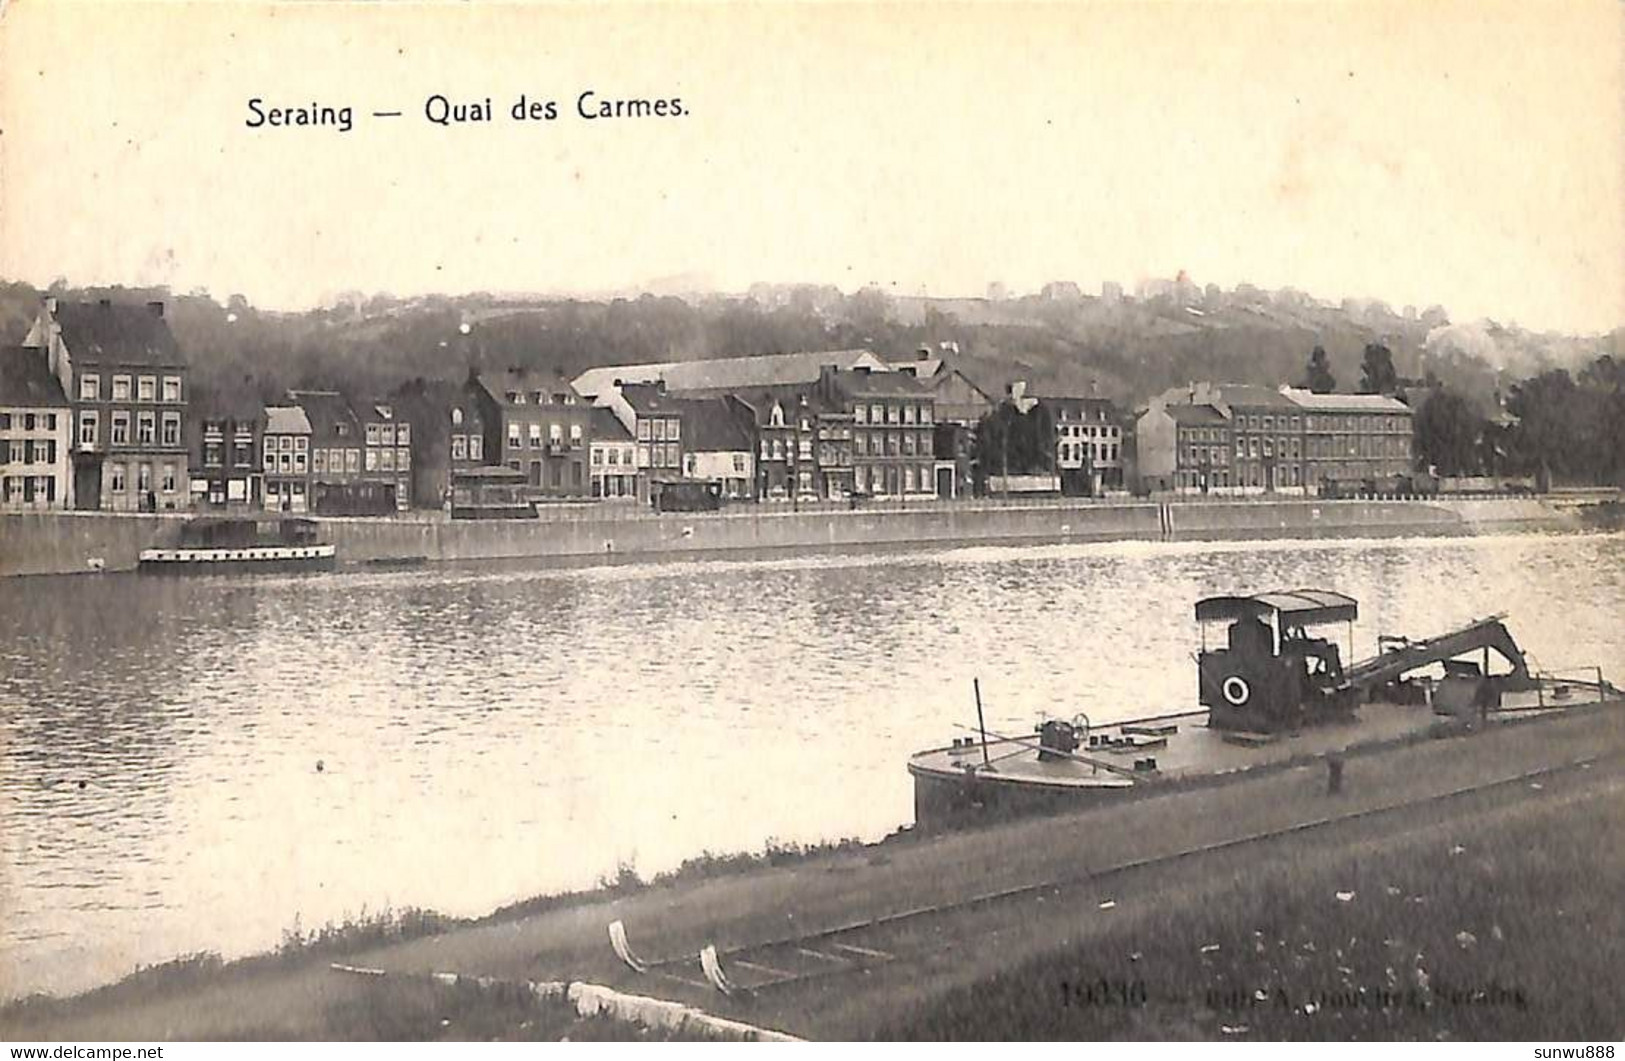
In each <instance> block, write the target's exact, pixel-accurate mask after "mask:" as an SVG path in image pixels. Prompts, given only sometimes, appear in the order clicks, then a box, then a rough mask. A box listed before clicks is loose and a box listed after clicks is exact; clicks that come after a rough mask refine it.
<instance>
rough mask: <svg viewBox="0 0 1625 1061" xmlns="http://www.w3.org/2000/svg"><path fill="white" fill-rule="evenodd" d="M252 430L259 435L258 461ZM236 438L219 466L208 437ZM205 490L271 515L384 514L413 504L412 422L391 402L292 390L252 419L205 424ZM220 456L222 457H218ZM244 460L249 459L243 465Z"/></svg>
mask: <svg viewBox="0 0 1625 1061" xmlns="http://www.w3.org/2000/svg"><path fill="white" fill-rule="evenodd" d="M251 424H257V425H258V426H259V430H260V447H259V448H260V459H259V461H258V463H257V464H256V463H255V461H254V460H253V447H252V444H251V439H252V435H251V434H249V427H250V425H251ZM228 431H231V432H234V433H236V435H235V437H239V438H242V439H243V440H244V442H245V443H248V444H247V445H246V446H245V447H244V448H238V447H237V446H234V447H233V448H232V449H231V450H230V451H229V454H230V459H231V464H230V466H229V467H225V466H223V465H222V464H220V463H216V462H214V457H215V456H216V452H217V451H215V450H213V449H210V448H209V440H210V439H219V440H222V441H223V440H224V438H225V437H226V435H227V432H228ZM203 432H204V439H205V443H204V445H205V463H204V468H203V469H202V471H203V473H204V474H205V475H206V476H208V479H207V487H206V492H207V495H208V497H209V499H210V502H211V503H215V501H216V499H217V498H221V497H223V498H224V499H225V501H226V503H227V504H228V505H229V504H230V502H231V501H233V500H238V499H241V500H246V502H247V503H248V504H249V505H250V506H251V507H261V508H264V509H265V510H266V511H271V512H291V513H316V514H320V515H332V516H357V515H384V514H387V513H390V512H398V511H405V510H406V509H408V508H410V507H411V506H412V468H413V463H414V462H413V458H412V447H413V441H412V439H413V436H412V424H411V423H410V421H408V420H407V419H405V418H404V417H402V416H400V415H398V414H397V411H396V409H395V407H394V406H393V405H392V404H391V403H389V402H387V401H362V402H352V401H350V400H349V399H347V398H346V397H345V396H344V395H342V394H340V393H338V392H337V391H330V390H290V391H288V393H287V398H286V400H285V401H283V402H278V403H275V404H271V405H267V406H265V407H264V410H263V413H262V414H261V415H260V416H259V417H258V418H257V419H255V420H253V421H244V420H235V421H231V422H227V421H226V420H225V419H224V418H222V419H220V420H215V419H212V418H211V419H205V420H204V421H203ZM221 452H222V454H223V453H224V452H225V451H221ZM244 458H246V459H244Z"/></svg>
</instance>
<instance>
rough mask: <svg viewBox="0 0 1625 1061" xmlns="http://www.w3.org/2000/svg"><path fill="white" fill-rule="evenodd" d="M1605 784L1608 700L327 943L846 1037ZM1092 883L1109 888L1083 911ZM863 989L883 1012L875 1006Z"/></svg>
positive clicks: (232, 977)
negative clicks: (1337, 772)
mask: <svg viewBox="0 0 1625 1061" xmlns="http://www.w3.org/2000/svg"><path fill="white" fill-rule="evenodd" d="M901 768H902V765H901V764H899V769H901ZM1622 779H1625V710H1621V709H1620V708H1619V707H1618V706H1615V705H1605V706H1602V707H1597V708H1587V709H1579V710H1576V711H1574V712H1572V713H1570V714H1567V715H1565V716H1563V717H1557V718H1550V719H1545V720H1541V721H1539V722H1532V723H1526V724H1522V725H1508V726H1496V727H1492V728H1491V729H1490V730H1488V731H1485V732H1482V733H1478V734H1474V735H1471V736H1465V737H1451V738H1445V739H1439V740H1427V741H1423V742H1421V743H1416V744H1411V745H1406V746H1401V747H1395V748H1390V749H1387V750H1384V751H1381V752H1378V753H1373V754H1366V755H1359V756H1355V757H1353V758H1351V759H1350V760H1349V762H1348V765H1347V769H1346V773H1345V788H1344V792H1343V793H1342V794H1341V795H1340V796H1336V797H1332V796H1328V795H1327V794H1326V791H1325V789H1326V779H1325V770H1324V768H1323V767H1322V766H1320V765H1318V764H1311V765H1305V766H1299V767H1292V768H1288V769H1284V770H1279V771H1274V772H1270V773H1265V774H1260V775H1256V776H1248V777H1242V778H1238V779H1237V780H1235V781H1233V782H1232V783H1229V784H1226V785H1222V786H1218V787H1213V788H1205V789H1197V790H1192V791H1185V792H1176V793H1170V794H1168V795H1163V796H1156V797H1151V798H1147V799H1142V800H1139V801H1135V802H1132V803H1127V804H1124V805H1120V806H1115V807H1106V808H1101V809H1098V810H1094V811H1090V812H1086V813H1080V814H1075V815H1068V816H1061V817H1054V818H1046V819H1033V820H1028V821H1022V822H1017V823H1010V824H1005V825H1001V826H997V827H990V828H986V829H980V830H976V831H972V832H965V833H957V834H950V835H944V836H939V837H932V838H922V839H918V840H907V841H902V842H893V843H887V844H882V845H877V846H873V847H869V848H866V849H862V850H859V851H852V852H842V853H839V854H834V855H828V856H821V857H817V858H813V859H809V860H807V861H805V862H802V863H798V864H796V865H793V866H785V867H775V868H764V869H760V870H755V871H751V872H747V873H742V874H737V875H732V876H724V877H718V878H715V879H711V880H699V881H691V882H679V883H676V884H673V885H668V886H661V887H656V888H650V889H647V890H645V891H642V892H639V893H636V894H634V895H630V896H627V897H624V898H620V899H613V900H611V899H601V900H592V899H590V898H589V899H583V900H582V901H580V902H578V903H573V904H571V905H568V906H561V907H559V908H556V909H553V910H549V911H545V912H542V913H538V914H535V915H532V916H529V917H524V918H518V919H515V920H512V921H505V922H502V923H491V924H485V925H479V926H473V927H469V928H464V929H458V930H455V931H452V932H448V933H446V934H444V935H441V936H436V937H429V938H424V939H419V940H414V941H410V942H406V943H401V944H397V945H394V946H389V947H384V948H374V949H370V950H357V951H355V952H353V953H349V954H346V955H343V956H341V957H339V958H338V960H341V961H344V962H346V963H349V964H353V965H356V966H363V967H374V968H380V969H384V970H387V971H388V972H389V973H391V974H398V973H416V972H430V971H436V972H457V973H465V974H471V975H486V976H497V977H505V978H515V979H529V980H566V979H567V980H586V981H592V982H596V983H601V984H607V985H609V986H612V987H616V988H618V989H620V990H623V991H627V992H630V993H635V994H643V995H652V996H657V997H661V998H667V999H673V1000H676V1001H682V1002H686V1003H690V1004H694V1005H697V1006H700V1007H702V1008H704V1009H706V1010H707V1011H709V1012H712V1013H716V1014H718V1015H722V1016H727V1017H732V1018H736V1019H739V1020H743V1021H748V1022H751V1023H754V1024H758V1025H761V1026H765V1027H770V1028H776V1029H779V1030H783V1031H786V1032H790V1033H792V1034H796V1035H802V1036H808V1037H855V1036H856V1037H861V1036H865V1035H869V1034H874V1033H876V1032H877V1031H881V1030H883V1028H884V1027H885V1026H886V1024H887V1023H888V1022H889V1021H890V1020H892V1019H895V1018H896V1017H897V1016H898V1014H899V1013H900V1012H901V1011H905V1010H906V1009H908V1008H909V1007H910V1006H912V1005H915V1004H920V1003H924V1002H927V1001H930V1000H931V999H933V998H936V997H940V995H941V994H942V993H943V992H946V991H949V990H952V989H953V988H954V987H956V986H960V985H963V984H965V983H970V982H974V981H975V980H976V979H978V978H980V977H985V976H987V975H990V974H991V973H993V972H996V971H998V970H999V969H1002V968H1006V967H1008V966H1010V965H1012V964H1014V963H1017V962H1019V961H1022V960H1025V959H1027V958H1030V957H1033V956H1035V955H1039V954H1043V953H1046V952H1048V951H1052V950H1054V949H1056V948H1058V947H1067V946H1074V945H1076V944H1078V943H1079V942H1080V941H1083V940H1085V939H1087V938H1088V937H1089V935H1090V934H1091V933H1092V932H1094V931H1098V930H1099V929H1100V928H1101V927H1103V926H1105V925H1106V924H1108V923H1109V922H1108V918H1119V919H1121V918H1131V917H1146V916H1152V915H1154V914H1155V913H1156V912H1157V911H1158V910H1159V909H1164V908H1166V905H1167V904H1170V903H1192V902H1204V901H1212V900H1214V899H1218V898H1221V897H1222V895H1223V894H1224V893H1225V890H1226V889H1233V888H1235V887H1237V886H1238V883H1239V882H1242V881H1245V880H1247V879H1249V877H1250V875H1252V874H1254V873H1255V872H1258V871H1260V867H1261V866H1265V865H1269V864H1276V863H1280V864H1291V865H1302V864H1313V863H1315V862H1316V861H1317V860H1319V861H1325V860H1329V859H1335V858H1337V857H1343V856H1344V855H1346V853H1347V852H1348V851H1349V850H1352V849H1364V848H1371V849H1376V848H1384V849H1386V848H1392V847H1394V846H1395V845H1403V844H1408V843H1431V842H1435V841H1438V840H1440V838H1441V837H1445V836H1449V837H1455V836H1457V835H1460V834H1462V833H1464V832H1465V831H1469V830H1472V829H1475V828H1485V827H1488V826H1489V824H1492V823H1493V822H1494V821H1495V820H1496V818H1497V817H1498V816H1505V815H1516V814H1541V813H1549V814H1552V815H1554V816H1556V818H1554V821H1555V820H1557V818H1560V814H1561V808H1562V805H1563V801H1564V800H1578V799H1588V798H1609V799H1615V800H1616V801H1617V800H1618V798H1619V792H1620V791H1621V788H1620V786H1621V784H1622ZM1537 785H1538V787H1536V786H1537ZM1554 827H1555V826H1554ZM1107 901H1109V902H1111V903H1113V906H1112V907H1111V908H1110V909H1109V911H1103V910H1101V908H1100V905H1099V904H1100V903H1101V902H1107ZM614 920H620V921H622V922H623V923H624V924H625V926H626V929H627V933H628V937H629V940H630V943H631V945H632V947H633V949H634V950H635V951H636V952H637V953H638V954H639V955H640V956H641V957H642V958H643V959H645V960H646V961H648V962H650V963H652V964H654V965H656V966H657V967H658V968H657V969H656V970H654V971H651V972H648V973H644V974H641V975H640V974H637V973H634V972H633V971H632V970H631V969H629V968H627V967H626V966H625V965H623V964H622V963H621V962H620V961H619V960H618V959H617V958H616V957H615V956H614V954H613V952H612V951H611V948H610V945H609V938H608V934H607V926H608V924H609V923H610V922H611V921H614ZM832 943H833V944H837V945H839V944H845V945H846V947H847V948H848V949H844V950H842V949H839V948H838V947H837V948H835V949H833V950H832V947H831V944H832ZM708 944H710V945H714V946H715V947H716V948H717V949H718V951H719V952H720V953H721V955H722V962H723V966H724V968H725V970H727V972H728V974H729V976H730V977H733V978H734V979H735V980H736V981H737V982H738V983H740V984H748V983H750V982H752V981H753V980H754V981H757V982H762V981H766V980H770V979H772V978H773V973H774V972H779V973H789V974H791V978H788V979H784V980H782V982H779V983H776V984H770V985H769V986H765V987H763V988H761V989H760V990H759V991H756V992H754V993H753V995H752V996H751V997H741V996H738V995H736V996H735V997H732V998H729V997H726V996H724V995H722V994H721V993H719V992H717V991H715V990H714V989H712V988H710V987H709V986H707V985H704V984H703V979H702V978H701V977H700V976H699V975H698V973H697V971H696V970H695V964H696V963H693V962H692V961H691V960H690V959H691V958H692V956H693V955H695V954H697V953H698V951H699V950H700V948H702V947H704V946H706V945H708ZM789 951H811V952H814V953H815V954H819V955H827V954H831V953H842V954H845V955H847V956H849V957H851V958H852V959H853V960H852V961H851V962H850V963H849V964H848V966H847V967H846V968H844V969H837V970H834V971H826V972H825V974H824V975H817V976H812V975H805V974H804V973H805V970H802V971H801V972H802V974H801V975H797V974H798V970H796V969H785V968H783V965H784V960H783V957H782V955H784V954H786V953H787V952H789ZM864 952H869V956H868V957H864ZM764 956H765V957H764ZM333 957H334V956H332V955H323V956H322V958H321V960H320V961H319V962H318V961H315V960H313V961H312V962H311V963H310V964H309V965H300V966H294V967H286V968H277V969H273V970H268V971H260V972H256V973H255V974H254V975H237V974H235V973H234V972H233V971H229V970H228V971H227V972H226V973H224V974H222V975H221V976H220V977H219V978H218V979H217V980H216V981H214V982H211V983H207V984H205V985H204V986H201V987H199V986H197V985H196V984H187V985H184V986H183V987H181V988H179V989H177V990H176V991H175V992H158V993H156V994H153V995H151V996H143V997H141V998H137V999H129V1000H123V1001H121V1000H119V999H117V998H110V999H108V1000H107V1001H106V1002H105V1003H98V1002H97V1001H96V1000H93V999H88V1000H86V1001H85V1003H84V1004H82V1005H70V1006H68V1007H65V1008H63V1009H60V1010H58V1009H52V1010H49V1011H45V1012H41V1013H39V1014H37V1015H34V1016H29V1015H28V1014H26V1013H24V1014H21V1019H19V1020H16V1021H15V1023H14V1022H13V1018H12V1017H10V1016H7V1015H0V1036H3V1037H7V1038H14V1039H25V1040H26V1039H60V1038H74V1039H81V1040H88V1039H99V1038H117V1039H131V1040H139V1039H147V1040H160V1039H172V1038H179V1039H201V1038H231V1037H239V1036H255V1035H261V1034H267V1033H270V1034H277V1033H280V1034H284V1035H297V1034H298V1032H299V1029H300V1028H301V1027H302V1026H303V1024H302V1022H303V1021H304V1020H306V1019H307V1018H306V1017H305V1015H306V1014H308V1013H311V1012H314V1011H316V1010H318V1009H319V1008H320V1007H322V1006H324V1005H327V1004H329V1003H330V1002H331V1001H332V1000H333V999H334V998H335V997H340V996H342V995H344V994H346V993H354V992H362V991H365V990H367V989H368V987H369V985H368V983H367V982H366V981H367V978H364V977H354V976H347V975H345V974H341V973H335V972H332V971H331V970H329V969H328V968H327V966H326V962H327V961H329V960H333ZM808 961H812V962H816V961H817V959H815V958H811V957H809V958H808ZM775 962H777V963H778V964H775ZM764 969H765V970H768V971H764ZM881 998H883V999H885V1000H886V1004H885V1006H884V1007H880V1006H877V1005H876V1004H874V1000H875V999H881Z"/></svg>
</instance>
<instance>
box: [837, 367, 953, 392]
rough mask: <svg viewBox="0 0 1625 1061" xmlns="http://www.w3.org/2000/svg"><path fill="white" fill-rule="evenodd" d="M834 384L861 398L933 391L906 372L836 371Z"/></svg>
mask: <svg viewBox="0 0 1625 1061" xmlns="http://www.w3.org/2000/svg"><path fill="white" fill-rule="evenodd" d="M835 385H836V386H837V387H839V388H840V389H841V390H842V391H844V392H845V393H847V394H849V395H852V396H853V397H862V398H868V397H876V398H881V397H888V398H889V397H897V396H903V397H911V396H913V397H925V396H927V395H930V394H932V393H933V392H932V391H930V390H928V389H927V388H926V387H925V385H924V384H922V383H921V382H920V381H919V380H917V379H915V378H914V377H913V376H911V375H909V374H908V373H906V372H864V371H861V370H851V371H846V372H836V373H835Z"/></svg>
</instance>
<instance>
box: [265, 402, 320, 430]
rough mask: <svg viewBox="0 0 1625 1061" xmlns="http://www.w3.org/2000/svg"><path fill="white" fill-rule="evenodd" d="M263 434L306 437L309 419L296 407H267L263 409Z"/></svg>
mask: <svg viewBox="0 0 1625 1061" xmlns="http://www.w3.org/2000/svg"><path fill="white" fill-rule="evenodd" d="M265 433H266V434H267V435H308V434H310V418H309V417H307V416H306V415H305V411H304V410H303V409H301V408H300V407H299V406H297V405H267V406H266V407H265Z"/></svg>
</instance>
